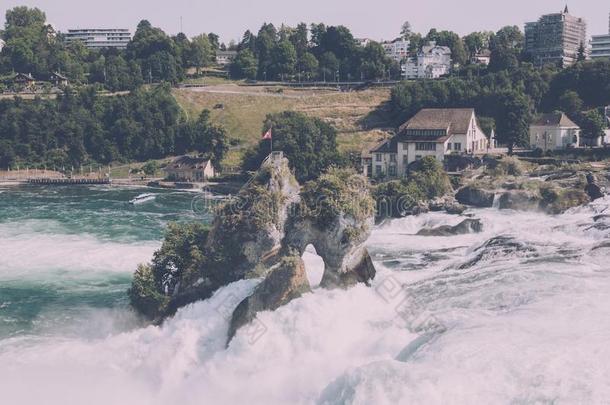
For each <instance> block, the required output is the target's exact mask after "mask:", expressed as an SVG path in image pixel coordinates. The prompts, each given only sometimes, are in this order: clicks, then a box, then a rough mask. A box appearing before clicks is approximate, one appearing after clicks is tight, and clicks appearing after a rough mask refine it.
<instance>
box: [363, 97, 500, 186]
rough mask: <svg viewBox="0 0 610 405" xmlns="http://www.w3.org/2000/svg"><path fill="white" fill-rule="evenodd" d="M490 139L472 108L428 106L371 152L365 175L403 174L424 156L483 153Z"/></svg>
mask: <svg viewBox="0 0 610 405" xmlns="http://www.w3.org/2000/svg"><path fill="white" fill-rule="evenodd" d="M488 147H489V141H488V139H487V136H486V135H485V133H484V132H483V130H482V129H481V127H480V126H479V123H478V120H477V117H476V114H475V111H474V109H472V108H427V109H423V110H421V111H419V112H418V113H417V114H416V115H415V116H414V117H413V118H411V119H410V120H409V121H407V122H405V123H404V124H403V125H401V126H400V128H399V129H398V133H397V135H396V136H394V137H393V138H392V139H389V140H387V141H385V142H383V143H382V144H381V145H379V146H377V147H376V148H374V149H373V150H371V152H370V156H371V159H369V160H366V161H364V160H363V168H364V173H365V175H368V176H370V177H390V178H392V177H403V176H405V175H406V173H407V166H408V165H409V164H411V163H413V162H415V161H416V160H419V159H422V158H423V157H425V156H433V157H435V158H436V159H437V160H438V161H441V162H442V161H443V160H444V159H445V156H446V155H450V154H459V155H462V154H469V155H473V154H483V153H485V152H486V151H487V150H488Z"/></svg>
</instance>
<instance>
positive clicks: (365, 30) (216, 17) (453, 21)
mask: <svg viewBox="0 0 610 405" xmlns="http://www.w3.org/2000/svg"><path fill="white" fill-rule="evenodd" d="M18 5H27V6H30V7H34V6H35V7H38V8H40V9H42V10H43V11H45V12H46V15H47V20H48V21H49V22H50V23H51V24H53V26H54V27H55V28H56V29H58V30H60V31H66V30H67V29H68V28H84V27H87V28H111V27H112V28H129V29H131V30H132V31H133V30H135V27H136V26H137V24H138V22H139V21H140V20H142V19H147V20H149V21H150V22H151V23H152V24H153V25H154V26H157V27H160V28H162V29H163V30H164V31H166V32H167V33H168V34H176V33H178V32H180V30H181V29H180V27H181V18H182V27H183V29H182V30H183V32H184V33H185V34H187V36H189V37H192V36H195V35H197V34H200V33H203V32H205V33H207V32H215V33H217V34H218V35H220V38H221V41H223V42H226V43H228V42H229V41H230V40H239V39H240V38H241V36H242V34H243V32H244V31H245V30H246V29H250V30H251V31H253V32H256V31H258V28H259V27H260V26H261V25H262V23H264V22H272V23H273V24H275V25H276V26H279V25H281V24H282V23H285V24H287V25H291V26H294V25H296V24H297V23H299V22H306V23H308V24H309V23H311V22H323V23H325V24H326V25H339V24H341V25H345V26H347V27H348V28H350V29H351V31H352V33H353V34H354V36H355V37H366V38H371V39H374V40H389V39H393V38H395V37H396V36H398V34H399V33H400V27H401V25H402V23H403V22H404V21H409V22H410V23H411V26H412V28H413V30H414V31H416V32H421V33H422V34H424V35H425V34H426V33H427V32H428V30H429V29H430V28H437V29H439V30H441V29H447V30H451V31H455V32H457V33H459V34H461V35H466V34H468V33H470V32H472V31H482V30H492V31H497V30H498V29H499V28H501V27H503V26H505V25H518V26H519V27H521V29H523V25H524V23H525V22H526V21H534V20H536V19H537V18H538V17H539V16H540V15H541V14H547V13H552V12H558V11H560V10H563V8H564V7H565V5H566V0H561V1H558V0H509V1H505V0H504V1H498V0H452V1H421V0H419V1H414V0H374V1H361V0H306V1H294V0H205V1H204V0H198V1H196V0H96V1H92V0H0V15H1V16H0V22H1V24H2V25H4V14H5V12H6V10H7V9H10V8H12V7H15V6H18ZM568 7H569V9H570V13H571V14H572V15H575V16H578V17H582V18H584V19H585V20H586V21H587V24H588V32H587V34H588V35H589V36H590V35H600V34H606V33H608V14H609V13H610V2H608V0H578V1H574V0H572V1H571V2H568Z"/></svg>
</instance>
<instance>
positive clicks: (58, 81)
mask: <svg viewBox="0 0 610 405" xmlns="http://www.w3.org/2000/svg"><path fill="white" fill-rule="evenodd" d="M49 81H50V82H51V83H53V85H54V86H55V87H66V86H67V85H68V84H70V83H69V81H68V78H67V77H66V76H64V75H62V74H61V73H57V72H53V73H51V76H50V77H49Z"/></svg>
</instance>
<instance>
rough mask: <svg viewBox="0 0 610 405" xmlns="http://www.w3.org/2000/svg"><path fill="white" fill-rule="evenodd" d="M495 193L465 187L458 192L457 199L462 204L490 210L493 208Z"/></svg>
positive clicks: (473, 187)
mask: <svg viewBox="0 0 610 405" xmlns="http://www.w3.org/2000/svg"><path fill="white" fill-rule="evenodd" d="M494 198H495V193H494V192H492V191H489V190H484V189H482V188H477V187H475V186H472V185H470V186H465V187H462V188H461V189H459V190H458V192H457V194H456V195H455V199H456V200H458V202H459V203H460V204H464V205H470V206H473V207H480V208H489V207H492V206H493V203H494Z"/></svg>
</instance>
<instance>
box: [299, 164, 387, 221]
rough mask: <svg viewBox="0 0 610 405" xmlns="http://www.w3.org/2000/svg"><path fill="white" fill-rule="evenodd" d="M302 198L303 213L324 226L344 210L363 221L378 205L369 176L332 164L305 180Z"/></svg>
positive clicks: (348, 214) (345, 212)
mask: <svg viewBox="0 0 610 405" xmlns="http://www.w3.org/2000/svg"><path fill="white" fill-rule="evenodd" d="M301 198H302V207H301V208H302V213H303V214H304V215H305V216H306V217H310V218H311V219H312V220H313V221H314V222H315V223H316V224H317V225H318V226H319V227H320V228H322V229H325V228H326V227H328V226H331V225H332V223H333V221H334V220H335V219H336V218H337V216H338V215H339V214H340V213H343V214H344V215H345V216H350V217H352V218H353V219H355V220H357V221H363V220H365V219H366V218H369V217H370V216H371V214H372V213H373V212H374V209H375V202H374V200H373V198H372V197H371V194H370V191H369V183H368V180H367V179H366V178H365V177H363V176H361V175H359V174H357V173H356V172H355V171H354V170H352V169H342V168H336V167H331V168H329V169H328V170H327V171H326V172H325V173H323V174H322V175H321V176H320V177H319V178H318V179H316V180H312V181H309V182H307V183H306V184H305V186H304V187H303V191H302V192H301Z"/></svg>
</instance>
